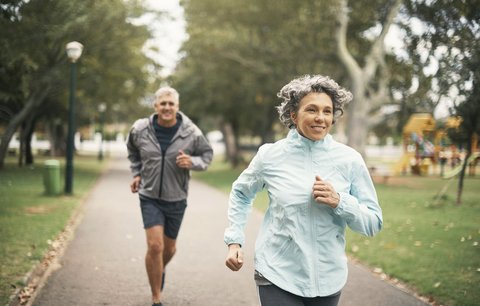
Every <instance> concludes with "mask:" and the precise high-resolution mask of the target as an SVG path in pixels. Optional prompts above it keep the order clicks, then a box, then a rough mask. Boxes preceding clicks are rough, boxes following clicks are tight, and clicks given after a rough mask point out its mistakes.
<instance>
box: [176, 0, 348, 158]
mask: <svg viewBox="0 0 480 306" xmlns="http://www.w3.org/2000/svg"><path fill="white" fill-rule="evenodd" d="M181 3H182V5H183V7H184V8H185V16H186V19H187V25H188V26H187V32H188V34H189V39H188V41H187V42H185V44H184V46H183V48H182V51H183V53H184V57H183V60H182V61H181V63H180V64H179V66H178V68H177V70H176V72H175V75H174V77H173V82H174V83H175V84H176V85H175V86H176V87H178V88H179V89H180V90H181V93H182V96H183V98H182V100H183V101H185V100H186V101H188V105H186V106H185V104H184V106H182V107H184V108H185V109H186V110H187V111H189V112H190V113H197V114H205V115H209V116H216V117H217V118H218V121H219V122H220V125H221V126H223V129H224V131H225V132H227V131H231V132H230V133H224V134H225V136H226V138H227V144H231V145H229V146H227V152H228V153H229V159H230V161H231V162H232V163H233V164H235V163H236V162H237V161H238V159H239V156H238V154H239V153H238V150H237V145H238V143H239V141H238V138H239V135H242V134H243V135H254V136H260V137H261V139H262V142H267V141H272V140H274V139H275V126H276V125H278V123H277V122H278V120H277V116H278V115H277V114H276V112H275V108H274V107H275V106H276V105H277V104H278V100H277V98H276V93H277V92H278V91H279V89H280V88H281V86H283V85H284V84H285V83H286V82H288V81H289V80H291V79H292V78H293V77H296V76H299V75H302V74H307V73H310V74H312V73H319V72H320V71H329V74H330V75H333V76H334V75H335V74H337V75H338V74H340V73H337V72H338V71H339V68H338V65H336V64H335V62H334V61H333V60H332V59H334V58H335V57H334V48H333V46H332V45H331V44H329V43H328V41H329V39H328V38H327V37H329V34H330V33H331V32H332V30H333V27H334V25H333V24H332V23H328V22H325V20H332V18H331V14H332V10H330V9H329V7H330V6H331V5H330V4H329V3H328V2H319V1H313V0H309V1H301V2H298V1H293V0H282V1H271V0H265V1H253V0H249V1H244V2H242V3H239V2H237V1H233V0H226V1H221V2H218V1H212V0H203V1H182V2H181ZM206 16H208V18H206ZM322 42H323V43H322ZM199 117H202V116H201V115H199Z"/></svg>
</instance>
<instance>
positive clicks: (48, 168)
mask: <svg viewBox="0 0 480 306" xmlns="http://www.w3.org/2000/svg"><path fill="white" fill-rule="evenodd" d="M43 185H44V187H45V194H46V195H52V196H53V195H59V194H60V162H59V161H58V160H56V159H49V160H46V161H45V170H44V173H43Z"/></svg>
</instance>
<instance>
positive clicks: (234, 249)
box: [225, 243, 243, 271]
mask: <svg viewBox="0 0 480 306" xmlns="http://www.w3.org/2000/svg"><path fill="white" fill-rule="evenodd" d="M225 265H227V267H228V268H230V270H232V271H238V270H240V268H242V266H243V250H242V247H241V246H240V245H239V244H236V243H233V244H230V245H228V255H227V259H226V260H225Z"/></svg>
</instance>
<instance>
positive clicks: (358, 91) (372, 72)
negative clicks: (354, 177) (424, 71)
mask: <svg viewBox="0 0 480 306" xmlns="http://www.w3.org/2000/svg"><path fill="white" fill-rule="evenodd" d="M401 4H402V0H396V1H395V3H394V4H393V5H392V6H391V7H390V8H389V11H388V14H387V18H385V21H384V23H383V24H382V31H381V33H380V35H379V36H378V37H377V38H376V39H375V40H373V42H372V45H371V49H370V51H369V53H368V54H367V55H366V56H365V60H364V62H365V65H364V67H360V65H359V63H358V62H357V61H356V60H355V58H354V57H353V55H352V54H351V53H350V51H349V50H348V47H347V32H348V31H347V30H348V20H349V17H348V13H349V8H348V1H347V0H340V6H339V10H338V12H337V22H338V26H337V30H336V33H335V39H336V43H337V50H338V57H339V58H340V61H341V62H342V64H343V65H344V66H345V68H346V70H347V73H348V75H349V76H350V80H351V82H352V93H353V96H354V99H353V101H352V103H351V104H350V106H349V108H348V129H347V141H348V145H350V146H352V147H353V148H355V149H356V150H357V151H358V152H360V153H361V154H362V155H365V145H366V142H367V136H368V130H369V122H368V120H367V119H368V116H369V113H370V110H371V108H372V106H373V105H372V104H373V102H374V101H381V100H382V99H380V97H382V96H385V92H386V86H387V83H388V82H387V81H386V80H385V79H381V78H380V79H381V80H379V82H378V84H377V85H378V88H377V89H375V90H373V89H372V88H371V87H369V86H370V85H371V84H372V83H374V82H373V81H374V80H375V79H377V78H378V76H379V75H380V76H388V74H387V73H386V71H385V69H386V67H385V47H384V41H385V36H386V35H387V33H388V30H389V29H390V26H391V25H392V24H393V21H394V19H395V16H396V15H397V14H398V11H399V10H400V6H401ZM379 69H380V70H379ZM367 93H368V94H367Z"/></svg>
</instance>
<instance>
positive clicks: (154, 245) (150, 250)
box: [145, 225, 165, 303]
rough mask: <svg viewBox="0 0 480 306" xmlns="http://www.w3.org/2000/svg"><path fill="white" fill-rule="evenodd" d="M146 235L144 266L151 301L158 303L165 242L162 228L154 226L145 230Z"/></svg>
mask: <svg viewBox="0 0 480 306" xmlns="http://www.w3.org/2000/svg"><path fill="white" fill-rule="evenodd" d="M145 232H146V235H147V254H146V255H145V266H146V268H147V274H148V281H149V283H150V289H151V291H152V301H153V302H154V303H158V302H160V295H161V290H160V288H161V287H162V274H163V267H164V261H163V257H164V250H165V241H164V235H163V226H161V225H155V226H153V227H150V228H147V229H146V230H145Z"/></svg>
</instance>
